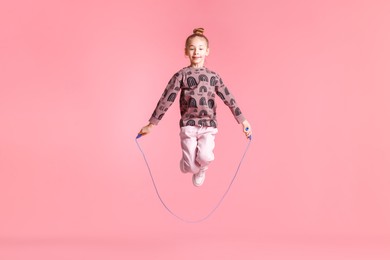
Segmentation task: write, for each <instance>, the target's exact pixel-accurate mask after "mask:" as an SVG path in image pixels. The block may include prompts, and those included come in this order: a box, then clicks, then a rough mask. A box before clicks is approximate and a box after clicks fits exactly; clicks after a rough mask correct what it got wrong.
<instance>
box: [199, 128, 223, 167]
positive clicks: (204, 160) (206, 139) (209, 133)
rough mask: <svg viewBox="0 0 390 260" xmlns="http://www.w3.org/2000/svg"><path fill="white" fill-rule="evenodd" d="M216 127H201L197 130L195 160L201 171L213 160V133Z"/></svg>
mask: <svg viewBox="0 0 390 260" xmlns="http://www.w3.org/2000/svg"><path fill="white" fill-rule="evenodd" d="M217 133H218V129H217V128H215V127H201V128H200V129H199V131H198V149H197V156H196V161H197V163H198V165H199V166H200V168H201V169H202V171H206V170H207V169H208V165H209V164H210V163H211V162H212V161H214V147H215V142H214V140H215V135H216V134H217Z"/></svg>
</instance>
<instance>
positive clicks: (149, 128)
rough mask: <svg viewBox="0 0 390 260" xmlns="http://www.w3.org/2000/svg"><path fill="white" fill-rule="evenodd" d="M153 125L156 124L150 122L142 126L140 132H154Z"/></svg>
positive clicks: (144, 133) (142, 133) (143, 133)
mask: <svg viewBox="0 0 390 260" xmlns="http://www.w3.org/2000/svg"><path fill="white" fill-rule="evenodd" d="M153 126H154V125H153V124H152V123H149V124H148V125H146V126H144V127H142V128H141V130H140V131H139V134H141V135H147V134H149V133H150V132H152V128H153Z"/></svg>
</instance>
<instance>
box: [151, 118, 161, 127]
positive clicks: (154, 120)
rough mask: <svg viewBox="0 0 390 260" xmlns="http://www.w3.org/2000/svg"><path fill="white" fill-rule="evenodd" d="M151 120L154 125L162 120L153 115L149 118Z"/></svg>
mask: <svg viewBox="0 0 390 260" xmlns="http://www.w3.org/2000/svg"><path fill="white" fill-rule="evenodd" d="M149 122H150V123H152V124H153V125H158V123H159V122H160V120H158V119H157V118H155V117H153V116H152V117H151V118H150V119H149Z"/></svg>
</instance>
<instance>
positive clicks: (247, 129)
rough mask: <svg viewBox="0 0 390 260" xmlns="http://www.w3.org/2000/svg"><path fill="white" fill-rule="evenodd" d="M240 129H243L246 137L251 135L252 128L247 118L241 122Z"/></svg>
mask: <svg viewBox="0 0 390 260" xmlns="http://www.w3.org/2000/svg"><path fill="white" fill-rule="evenodd" d="M242 129H243V131H244V134H245V135H246V138H249V137H250V136H251V135H252V128H251V125H250V124H249V122H248V120H245V121H244V122H242Z"/></svg>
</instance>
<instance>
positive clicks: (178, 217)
mask: <svg viewBox="0 0 390 260" xmlns="http://www.w3.org/2000/svg"><path fill="white" fill-rule="evenodd" d="M248 130H249V129H248V128H245V131H248ZM141 137H142V134H138V135H137V137H136V138H135V142H136V143H137V146H138V149H139V151H140V152H141V154H142V156H143V157H144V161H145V164H146V166H147V168H148V171H149V175H150V178H151V179H152V183H153V187H154V190H155V191H156V194H157V197H158V198H159V200H160V202H161V204H162V205H163V206H164V207H165V209H166V210H167V211H168V212H169V213H171V215H172V216H174V217H176V218H177V219H179V220H181V221H183V222H186V223H200V222H202V221H205V220H206V219H208V218H209V217H210V216H211V215H212V214H213V213H214V212H215V211H216V210H217V209H218V208H219V206H220V205H221V203H222V201H223V200H224V199H225V197H226V195H227V194H228V193H229V191H230V188H231V187H232V185H233V182H234V181H235V179H236V177H237V174H238V171H239V170H240V167H241V164H242V162H243V161H244V158H245V155H246V153H247V151H248V149H249V146H250V144H251V142H252V136H251V135H250V136H249V137H248V139H249V142H248V144H247V146H246V148H245V150H244V153H243V155H242V157H241V160H240V162H239V164H238V166H237V170H236V172H235V174H234V176H233V178H232V180H231V181H230V184H229V186H228V187H227V189H226V191H225V193H224V194H223V195H222V197H221V199H220V200H219V201H218V203H217V204H216V205H215V206H214V208H213V209H212V210H211V211H210V212H209V213H208V214H207V215H206V216H204V217H203V218H200V219H197V220H188V219H185V218H182V217H180V216H179V215H177V214H176V213H175V212H173V211H172V210H171V209H170V208H169V207H168V206H167V205H166V204H165V202H164V200H163V199H162V198H161V196H160V193H159V192H158V189H157V186H156V182H155V181H154V178H153V174H152V171H151V170H150V166H149V163H148V160H147V159H146V155H145V153H144V151H143V150H142V148H141V145H140V144H139V142H138V139H139V138H141Z"/></svg>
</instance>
